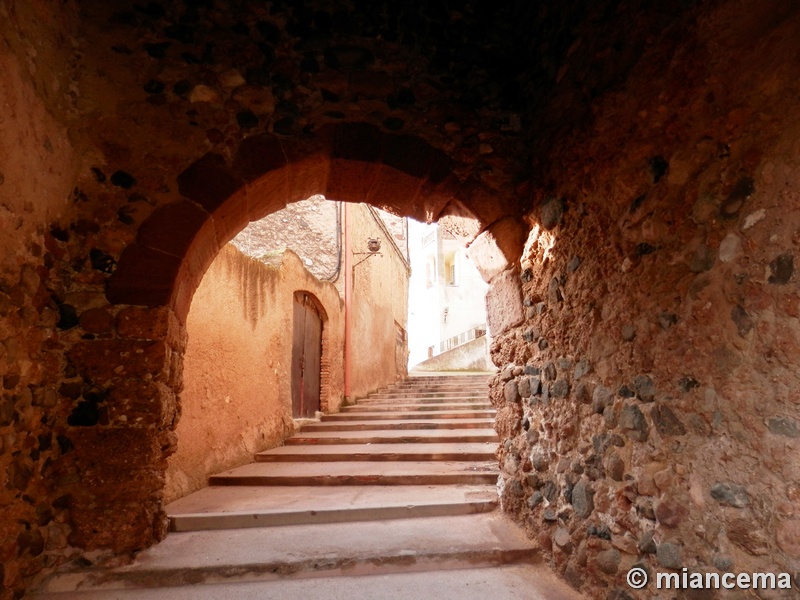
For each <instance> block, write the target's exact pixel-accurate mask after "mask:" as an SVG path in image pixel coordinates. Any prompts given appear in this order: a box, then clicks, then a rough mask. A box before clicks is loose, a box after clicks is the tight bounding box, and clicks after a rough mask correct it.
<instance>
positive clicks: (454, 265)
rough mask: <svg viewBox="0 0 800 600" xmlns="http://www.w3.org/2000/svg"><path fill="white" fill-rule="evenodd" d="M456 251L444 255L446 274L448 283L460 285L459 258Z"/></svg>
mask: <svg viewBox="0 0 800 600" xmlns="http://www.w3.org/2000/svg"><path fill="white" fill-rule="evenodd" d="M456 257H457V255H456V254H455V253H453V254H450V255H448V256H445V257H444V275H445V281H446V282H447V285H458V260H457V258H456Z"/></svg>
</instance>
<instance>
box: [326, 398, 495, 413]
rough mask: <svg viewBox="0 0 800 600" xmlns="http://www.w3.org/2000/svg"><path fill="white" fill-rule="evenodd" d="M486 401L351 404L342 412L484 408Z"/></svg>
mask: <svg viewBox="0 0 800 600" xmlns="http://www.w3.org/2000/svg"><path fill="white" fill-rule="evenodd" d="M490 406H491V404H489V402H488V401H479V402H440V403H439V402H437V403H434V404H422V403H419V402H417V403H403V404H394V403H387V404H354V405H353V406H345V407H343V408H342V412H349V413H353V412H373V411H374V412H381V411H403V412H405V411H409V410H413V411H418V412H427V411H442V410H486V409H487V407H490Z"/></svg>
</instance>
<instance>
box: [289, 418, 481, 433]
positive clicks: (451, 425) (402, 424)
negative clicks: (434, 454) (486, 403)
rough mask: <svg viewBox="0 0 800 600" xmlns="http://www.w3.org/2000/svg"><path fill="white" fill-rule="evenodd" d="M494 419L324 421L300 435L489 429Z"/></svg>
mask: <svg viewBox="0 0 800 600" xmlns="http://www.w3.org/2000/svg"><path fill="white" fill-rule="evenodd" d="M493 426H494V419H430V420H423V419H416V420H405V421H404V420H402V419H394V420H392V419H386V420H380V421H325V422H321V423H307V424H305V425H303V426H302V427H301V428H300V433H306V432H309V431H381V430H384V429H390V430H397V429H437V430H438V429H470V430H471V429H491V428H492V427H493Z"/></svg>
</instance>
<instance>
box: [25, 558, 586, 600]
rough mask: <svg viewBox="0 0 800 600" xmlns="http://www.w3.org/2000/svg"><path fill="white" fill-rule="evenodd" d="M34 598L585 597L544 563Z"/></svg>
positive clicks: (498, 599)
mask: <svg viewBox="0 0 800 600" xmlns="http://www.w3.org/2000/svg"><path fill="white" fill-rule="evenodd" d="M31 597H32V598H36V599H37V600H220V599H236V600H265V599H271V598H280V599H281V600H376V599H383V598H392V599H394V600H419V599H420V598H436V600H486V599H487V598H491V599H492V600H520V599H521V598H524V599H525V600H585V598H584V596H582V595H581V594H579V593H578V592H576V591H574V590H573V589H572V588H570V587H569V586H567V584H565V583H564V582H563V581H561V580H559V579H557V578H556V577H555V576H554V575H553V574H552V572H551V571H550V570H549V569H548V568H547V567H546V566H545V565H543V564H525V565H507V566H502V567H495V568H467V569H460V570H446V571H422V572H410V573H389V574H380V575H362V576H361V577H308V578H286V579H281V580H277V581H248V582H242V583H229V582H225V583H217V584H205V585H182V586H177V587H168V588H148V589H130V590H122V589H117V590H113V591H109V590H98V591H75V592H64V593H61V594H40V595H33V596H31Z"/></svg>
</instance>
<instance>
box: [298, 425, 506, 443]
mask: <svg viewBox="0 0 800 600" xmlns="http://www.w3.org/2000/svg"><path fill="white" fill-rule="evenodd" d="M499 439H500V438H498V436H497V432H496V431H495V430H494V429H470V430H461V429H442V430H439V429H434V430H427V429H417V430H413V429H412V430H409V429H403V430H386V431H350V432H338V431H320V432H303V433H297V434H295V435H293V436H292V437H290V438H287V439H286V442H285V444H286V445H287V446H299V445H312V444H313V445H323V444H425V443H427V444H441V443H449V442H460V443H474V442H495V443H496V442H498V441H499Z"/></svg>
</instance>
